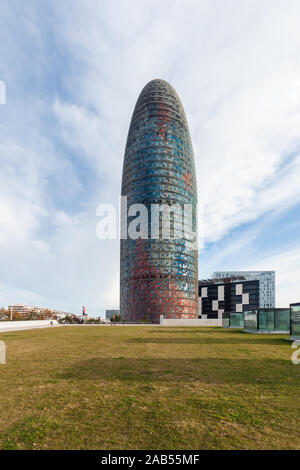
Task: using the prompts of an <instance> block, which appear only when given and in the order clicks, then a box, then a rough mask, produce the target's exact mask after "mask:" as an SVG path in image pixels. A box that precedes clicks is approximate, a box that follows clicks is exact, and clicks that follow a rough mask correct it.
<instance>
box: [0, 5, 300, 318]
mask: <svg viewBox="0 0 300 470" xmlns="http://www.w3.org/2000/svg"><path fill="white" fill-rule="evenodd" d="M299 20H300V2H299V0H285V1H282V0H279V1H277V0H243V1H242V2H241V1H240V0H184V1H183V0H159V1H158V0H149V1H147V0H124V1H123V0H113V1H111V0H108V1H106V0H89V2H86V1H84V0H64V1H63V2H59V1H51V2H44V1H43V0H35V1H33V0H26V2H23V1H22V0H1V16H0V80H2V81H3V82H4V83H5V86H6V104H0V163H1V172H0V193H1V197H0V222H1V230H0V263H1V274H0V306H7V305H8V304H10V303H11V302H14V303H23V302H24V303H28V304H33V305H43V306H46V307H50V308H51V307H53V308H58V309H61V310H67V311H70V312H74V313H80V312H81V308H82V306H83V305H85V306H86V309H87V313H89V314H91V315H96V316H98V315H102V316H103V312H104V310H105V309H106V308H117V307H118V306H119V241H118V240H99V239H98V238H97V236H96V227H97V223H98V222H99V217H98V216H97V215H96V212H97V207H98V206H99V204H102V203H109V204H115V205H116V206H117V204H118V200H119V194H120V187H121V172H122V163H123V156H124V149H125V143H126V137H127V132H128V128H129V123H130V119H131V115H132V112H133V108H134V105H135V102H136V100H137V98H138V95H139V93H140V91H141V90H142V88H143V87H144V86H145V84H146V83H147V82H149V81H150V80H152V79H153V78H162V79H164V80H167V81H168V82H169V83H171V85H173V86H174V88H175V89H176V91H177V93H178V94H179V96H180V98H181V100H182V103H183V106H184V108H185V112H186V115H187V120H188V123H189V127H190V132H191V138H192V143H193V147H194V154H195V163H196V172H197V183H198V196H199V206H200V207H201V211H202V212H201V213H203V223H202V227H201V236H202V235H203V243H202V245H201V249H200V250H199V278H207V277H210V275H211V274H212V273H213V271H217V270H245V269H255V270H258V269H267V270H269V269H272V270H273V269H274V270H276V301H277V306H282V307H284V306H286V305H288V304H289V303H290V302H297V301H299V300H300V287H299V278H300V236H299V234H300V217H299V211H300V32H299Z"/></svg>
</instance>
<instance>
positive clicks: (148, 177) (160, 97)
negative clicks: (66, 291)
mask: <svg viewBox="0 0 300 470" xmlns="http://www.w3.org/2000/svg"><path fill="white" fill-rule="evenodd" d="M121 194H122V196H126V197H127V208H129V207H130V206H131V205H132V204H143V205H144V206H146V207H147V209H148V213H149V218H148V234H147V235H148V237H149V238H148V239H145V238H138V239H135V240H134V239H132V238H129V237H128V238H125V239H122V240H121V270H120V310H121V316H122V318H123V319H125V320H126V321H129V322H139V321H141V322H142V321H147V322H149V321H150V322H154V323H157V322H159V320H160V315H164V318H197V317H198V280H197V279H198V258H197V250H196V249H195V246H194V247H192V246H191V244H190V243H189V239H191V238H189V237H190V236H192V232H195V233H196V232H197V223H196V219H197V189H196V174H195V164H194V155H193V149H192V144H191V138H190V134H189V129H188V124H187V121H186V117H185V113H184V110H183V107H182V104H181V101H180V99H179V97H178V95H177V93H176V91H175V90H174V89H173V88H172V87H171V86H170V85H169V84H168V83H167V82H165V81H164V80H152V81H151V82H149V83H148V84H147V85H146V86H145V87H144V89H143V90H142V92H141V94H140V96H139V98H138V101H137V103H136V106H135V109H134V112H133V116H132V119H131V124H130V128H129V132H128V137H127V143H126V149H125V157H124V166H123V178H122V192H121ZM154 204H155V205H158V206H159V205H168V206H170V205H174V204H177V207H179V212H178V213H179V214H180V213H181V211H182V214H184V210H185V204H188V205H190V207H191V208H192V217H191V218H190V219H188V220H189V222H187V220H186V219H185V224H186V225H185V228H186V230H185V233H184V234H182V236H181V237H177V238H176V235H174V233H175V234H176V224H177V223H178V220H181V219H180V218H179V219H178V218H175V217H174V216H173V217H172V215H171V233H173V239H166V238H164V236H163V233H162V231H160V233H159V238H156V239H154V238H153V237H151V235H153V234H152V233H151V230H150V229H151V227H152V225H151V224H152V223H154V222H153V217H152V219H151V207H152V205H154ZM125 212H126V211H125ZM122 219H123V220H124V210H123V213H122ZM125 224H126V227H127V228H128V225H129V224H130V218H127V216H126V217H125ZM172 231H173V232H172Z"/></svg>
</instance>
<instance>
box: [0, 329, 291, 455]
mask: <svg viewBox="0 0 300 470" xmlns="http://www.w3.org/2000/svg"><path fill="white" fill-rule="evenodd" d="M285 338H286V337H284V336H277V335H274V336H272V335H265V336H264V335H251V334H246V333H243V332H242V331H240V330H222V329H221V328H209V327H206V328H205V327H204V328H198V327H196V328H186V327H185V328H183V327H181V328H180V327H172V328H171V327H154V326H153V327H111V326H110V327H95V326H88V327H84V326H83V327H81V326H79V327H78V326H77V327H61V328H52V329H50V328H49V329H39V330H30V331H19V332H11V333H5V334H4V333H0V339H2V340H4V341H5V342H6V345H7V364H6V365H0V390H1V401H0V448H2V449H97V448H98V449H271V448H276V449H292V448H297V449H300V426H299V422H300V421H299V418H300V365H299V366H296V365H293V364H292V363H291V360H290V358H291V353H292V352H293V350H292V349H291V345H290V343H289V342H288V341H286V339H285Z"/></svg>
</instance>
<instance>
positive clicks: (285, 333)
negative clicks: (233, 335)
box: [244, 330, 290, 335]
mask: <svg viewBox="0 0 300 470" xmlns="http://www.w3.org/2000/svg"><path fill="white" fill-rule="evenodd" d="M244 332H245V333H254V334H257V335H289V334H290V332H289V331H284V330H282V331H261V330H244Z"/></svg>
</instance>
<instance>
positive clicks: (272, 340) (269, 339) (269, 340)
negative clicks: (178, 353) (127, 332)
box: [128, 335, 289, 347]
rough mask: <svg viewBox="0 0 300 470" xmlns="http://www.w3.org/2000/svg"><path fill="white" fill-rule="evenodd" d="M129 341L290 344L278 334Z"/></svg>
mask: <svg viewBox="0 0 300 470" xmlns="http://www.w3.org/2000/svg"><path fill="white" fill-rule="evenodd" d="M128 342H129V343H137V344H138V343H142V344H153V343H159V344H199V345H201V344H260V345H262V346H263V345H266V346H272V345H279V344H280V345H284V346H287V347H288V346H289V344H288V343H287V341H286V339H284V338H277V337H276V336H269V335H268V336H261V335H260V336H259V337H258V336H256V335H255V336H254V335H253V336H252V335H249V336H247V337H244V336H243V337H238V338H232V337H229V338H226V337H223V338H202V337H201V336H196V337H194V338H171V337H170V338H130V339H129V340H128Z"/></svg>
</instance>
